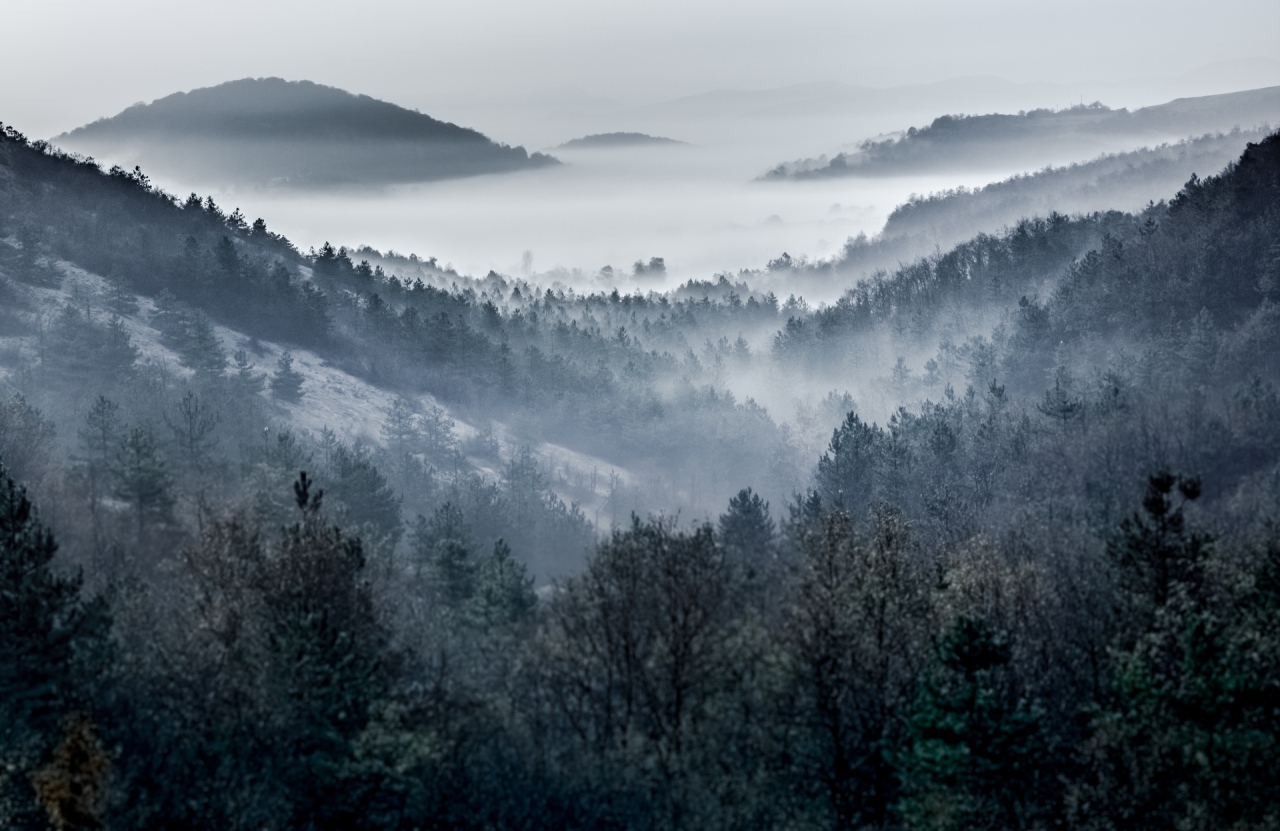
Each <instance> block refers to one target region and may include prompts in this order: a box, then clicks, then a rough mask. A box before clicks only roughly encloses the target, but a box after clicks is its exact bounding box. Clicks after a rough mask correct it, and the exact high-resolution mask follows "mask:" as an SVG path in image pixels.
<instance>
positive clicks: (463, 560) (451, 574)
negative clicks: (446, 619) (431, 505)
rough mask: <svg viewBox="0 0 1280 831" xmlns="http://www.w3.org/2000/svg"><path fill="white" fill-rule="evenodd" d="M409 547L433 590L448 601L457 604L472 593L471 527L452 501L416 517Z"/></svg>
mask: <svg viewBox="0 0 1280 831" xmlns="http://www.w3.org/2000/svg"><path fill="white" fill-rule="evenodd" d="M409 547H410V550H411V551H412V552H413V557H414V559H415V560H416V563H417V566H418V568H419V570H420V572H421V573H422V574H423V575H424V576H425V577H426V579H427V580H428V582H429V583H430V585H431V587H432V590H433V592H435V593H436V594H437V595H438V596H439V597H440V598H441V599H442V600H443V601H445V602H446V603H447V604H449V605H451V606H454V607H459V606H461V605H462V604H464V603H466V602H467V601H469V600H470V599H471V598H472V597H473V596H474V595H475V591H476V569H477V564H476V561H475V554H474V551H473V543H472V541H471V529H470V528H468V527H467V524H466V520H465V519H464V518H463V516H462V511H461V510H460V509H459V508H458V507H457V506H456V505H454V504H453V503H452V502H445V503H444V504H443V505H441V506H440V507H439V508H437V509H436V510H435V512H434V513H432V515H431V518H430V519H429V520H428V519H427V518H426V517H424V516H419V517H418V519H417V521H416V522H415V523H414V526H413V531H412V532H411V535H410V540H409Z"/></svg>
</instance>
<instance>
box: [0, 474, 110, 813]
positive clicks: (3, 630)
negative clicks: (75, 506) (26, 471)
mask: <svg viewBox="0 0 1280 831" xmlns="http://www.w3.org/2000/svg"><path fill="white" fill-rule="evenodd" d="M56 551H57V544H56V543H55V542H54V540H53V535H52V534H51V533H50V531H49V529H48V528H47V527H45V526H44V524H43V523H41V521H40V519H39V517H38V515H37V514H36V512H35V508H34V507H33V506H32V504H31V502H30V500H28V498H27V494H26V491H25V490H24V489H23V488H22V487H21V486H19V485H18V484H17V483H15V482H14V481H13V479H11V478H9V477H8V476H7V475H6V474H5V471H4V469H3V468H0V760H2V761H0V764H3V765H4V766H5V771H6V775H5V776H4V777H3V778H0V812H3V814H4V815H5V816H6V818H7V819H10V820H13V821H15V822H17V823H19V824H21V825H23V826H26V825H27V823H32V826H30V827H37V826H36V823H37V822H38V820H37V819H36V817H35V816H34V815H35V814H36V807H35V801H34V796H35V794H34V793H33V792H32V791H31V790H30V786H29V785H28V783H27V782H26V781H25V780H26V778H27V777H29V776H32V775H33V774H34V773H35V772H36V770H37V767H38V765H39V764H40V763H41V762H42V761H43V759H44V756H45V754H46V753H47V752H49V750H50V749H51V748H52V745H53V740H54V738H55V736H56V734H57V729H58V725H59V724H60V722H61V721H62V720H63V718H64V717H66V716H67V715H69V714H70V713H71V711H72V709H73V708H75V707H77V706H80V705H83V704H85V703H87V702H88V701H89V700H91V695H92V690H91V689H90V688H89V687H88V686H86V683H87V682H90V681H92V680H93V675H92V673H93V672H94V671H95V669H96V668H97V665H98V661H99V660H100V657H101V654H102V649H103V646H104V643H103V639H104V638H105V636H106V633H107V630H108V627H109V621H108V619H107V617H106V608H105V606H104V605H103V604H102V603H101V602H99V601H91V602H85V601H84V600H83V599H82V598H81V595H80V585H81V581H80V579H79V578H78V577H74V578H72V577H63V576H59V575H58V574H57V573H56V571H55V570H54V565H53V558H54V555H55V553H56Z"/></svg>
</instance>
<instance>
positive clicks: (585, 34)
mask: <svg viewBox="0 0 1280 831" xmlns="http://www.w3.org/2000/svg"><path fill="white" fill-rule="evenodd" d="M3 19H4V29H5V32H6V37H5V62H6V70H5V73H4V75H5V78H4V80H3V81H0V120H3V121H4V122H6V123H9V124H13V125H15V126H17V127H18V128H19V129H22V130H24V131H25V132H27V133H28V134H30V135H33V136H51V135H54V134H56V133H59V132H61V131H64V130H69V129H72V128H74V127H76V126H78V125H80V124H83V123H85V122H88V121H91V120H93V119H95V118H98V117H101V116H107V115H113V114H115V113H116V112H118V111H120V110H121V109H123V108H124V107H126V106H128V105H130V104H132V103H134V102H135V101H140V100H141V101H150V100H152V99H155V98H157V97H160V96H163V95H167V94H169V93H172V92H175V91H178V90H187V89H192V88H195V87H201V86H210V85H213V84H217V83H221V82H223V81H226V80H230V79H233V78H240V77H246V76H255V77H259V76H268V75H278V76H281V77H285V78H289V79H303V78H305V79H309V80H314V81H317V82H320V83H325V84H330V85H333V86H338V87H342V88H344V89H348V90H351V91H354V92H363V93H366V94H369V95H373V96H375V97H378V98H383V99H385V100H389V101H393V102H395V103H398V104H401V105H403V106H409V107H421V108H423V109H424V111H427V110H428V108H429V107H431V105H432V104H433V103H435V104H438V103H439V102H441V101H444V100H447V99H448V98H450V97H451V96H452V97H457V96H480V97H497V96H504V95H516V94H523V93H530V92H536V91H538V90H542V89H547V88H551V87H556V86H561V85H573V86H577V87H581V88H582V89H584V90H586V91H587V92H588V93H590V94H592V95H596V96H602V97H607V98H614V99H619V100H622V101H625V102H628V103H641V102H647V101H654V100H659V99H662V98H670V97H676V96H680V95H687V94H693V93H697V92H702V91H706V90H710V89H715V88H721V87H735V88H748V89H759V88H767V87H771V86H779V85H783V84H789V83H798V82H805V81H818V80H835V81H843V82H846V83H852V84H864V85H869V86H893V85H897V84H904V83H920V82H929V81H937V80H945V79H948V78H955V77H960V76H966V75H975V74H990V75H998V76H1001V77H1004V78H1006V79H1008V80H1012V81H1057V82H1071V83H1073V84H1078V85H1079V86H1080V87H1081V94H1082V95H1085V96H1086V97H1088V96H1089V95H1090V93H1091V91H1092V90H1091V89H1089V88H1087V87H1088V86H1089V84H1088V82H1089V81H1090V80H1091V79H1093V80H1096V79H1100V78H1113V79H1114V78H1121V77H1124V78H1135V77H1147V76H1161V77H1172V76H1177V75H1179V74H1181V73H1185V72H1188V71H1190V70H1193V69H1196V68H1198V67H1204V66H1205V65H1209V64H1214V63H1216V62H1221V61H1240V60H1241V59H1246V60H1247V59H1254V63H1253V64H1247V63H1246V64H1244V65H1241V64H1237V65H1236V66H1235V67H1234V68H1232V69H1231V70H1230V71H1231V72H1232V73H1234V74H1235V75H1236V76H1240V77H1241V80H1240V82H1238V83H1242V84H1243V85H1263V84H1267V83H1280V79H1277V78H1275V77H1274V76H1275V75H1276V74H1277V72H1276V69H1277V67H1280V64H1277V63H1276V62H1275V61H1274V59H1273V58H1272V57H1271V56H1272V53H1273V50H1274V45H1275V35H1276V34H1277V32H1280V3H1276V2H1275V0H1220V2H1216V3H1212V4H1208V3H1204V2H1186V0H1181V1H1180V2H1169V1H1168V0H1161V2H1151V1H1144V2H1117V0H1074V2H1071V3H1059V4H1047V3H1030V2H1025V0H1024V2H966V3H957V2H952V1H950V0H912V1H910V2H902V1H901V0H899V2H892V3H890V2H883V0H882V1H881V2H855V1H853V0H792V2H788V3H780V2H776V0H775V2H761V0H732V2H730V0H700V2H689V0H611V1H610V2H604V3H602V2H598V0H543V2H539V3H530V2H525V1H524V0H466V1H465V2H422V3H417V2H372V1H368V0H367V1H366V2H362V3H349V2H344V3H337V2H324V1H322V0H314V1H313V2H306V3H302V2H293V3H283V2H274V3H272V2H262V0H254V2H242V0H220V1H219V2H217V3H212V2H199V3H196V2H187V3H173V2H157V1H156V0H116V1H115V2H111V3H103V2H99V0H73V1H72V2H59V3H46V2H29V1H28V0H16V1H14V0H11V1H10V2H7V3H5V8H4V12H3ZM1251 82H1252V83H1251ZM1237 88H1238V87H1237ZM1064 103H1065V102H1064ZM1121 103H1123V102H1121ZM512 138H515V139H518V137H512Z"/></svg>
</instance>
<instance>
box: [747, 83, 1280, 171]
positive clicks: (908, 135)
mask: <svg viewBox="0 0 1280 831" xmlns="http://www.w3.org/2000/svg"><path fill="white" fill-rule="evenodd" d="M1276 120H1280V86H1277V87H1267V88H1264V89H1257V90H1247V91H1244V92H1235V93H1227V94H1223V95H1208V96H1201V97H1198V98H1179V99H1176V100H1174V101H1170V102H1168V103H1166V104H1159V105H1156V106H1151V107H1143V108H1142V109H1139V110H1134V111H1133V112H1130V111H1128V110H1125V109H1119V110H1113V109H1110V108H1109V107H1105V106H1103V105H1101V104H1098V103H1094V104H1090V105H1081V106H1076V107H1071V108H1069V109H1066V110H1048V109H1040V110H1032V111H1030V112H1020V113H1017V114H1003V113H992V114H989V115H943V116H939V117H938V118H935V119H934V120H933V122H932V123H930V124H929V125H928V126H926V127H923V128H915V127H912V128H910V129H909V130H907V131H906V132H905V133H902V134H899V135H898V136H896V137H891V138H888V139H885V140H882V141H874V140H869V141H864V142H862V143H861V144H860V145H859V146H858V149H857V150H856V151H853V152H842V153H838V154H837V155H835V156H834V157H833V158H830V159H828V158H826V157H820V158H817V159H801V160H797V161H794V162H786V163H783V164H780V165H778V166H776V167H774V168H773V169H772V170H770V171H769V172H768V173H766V174H764V176H762V177H761V178H763V179H819V178H831V177H841V176H881V175H890V176H893V175H901V174H903V173H919V172H926V171H929V172H934V171H939V170H947V169H959V168H966V167H968V168H982V167H1002V168H1003V167H1008V166H1009V165H1023V164H1026V165H1031V166H1032V167H1033V168H1038V167H1042V166H1044V165H1045V164H1050V163H1053V161H1054V159H1053V158H1052V155H1053V154H1063V153H1074V154H1077V155H1076V157H1077V158H1080V157H1089V156H1093V155H1096V154H1097V153H1100V152H1115V151H1114V149H1113V148H1112V147H1111V145H1112V144H1114V143H1115V142H1117V141H1122V140H1125V139H1129V140H1140V141H1152V140H1157V141H1167V140H1169V139H1171V138H1172V139H1177V138H1185V137H1187V136H1191V135H1199V134H1203V133H1209V132H1214V131H1225V130H1230V129H1232V128H1233V127H1237V126H1238V127H1243V128H1246V129H1250V128H1254V127H1257V126H1260V125H1263V124H1266V123H1270V122H1274V121H1276Z"/></svg>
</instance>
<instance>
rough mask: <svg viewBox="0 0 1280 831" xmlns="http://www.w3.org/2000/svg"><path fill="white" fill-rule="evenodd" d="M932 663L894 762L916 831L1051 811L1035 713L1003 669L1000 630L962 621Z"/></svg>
mask: <svg viewBox="0 0 1280 831" xmlns="http://www.w3.org/2000/svg"><path fill="white" fill-rule="evenodd" d="M937 653H938V654H937V664H938V665H937V666H936V667H935V668H934V669H933V670H932V671H931V672H930V673H929V674H927V675H926V677H925V680H924V681H923V682H922V683H921V685H920V691H919V693H918V695H917V697H916V701H915V703H914V705H913V707H912V709H911V715H910V730H911V735H910V739H909V742H908V744H907V747H906V749H905V751H904V752H903V753H902V755H901V756H900V757H899V762H898V764H899V768H900V771H901V776H902V783H903V791H904V797H903V799H902V801H901V802H900V803H899V805H898V810H899V812H900V813H901V814H902V816H903V819H904V820H905V821H906V822H907V824H908V825H909V826H910V827H912V828H922V829H1006V828H1033V827H1036V826H1037V825H1038V824H1040V823H1041V822H1043V821H1044V820H1046V819H1047V818H1048V817H1050V816H1052V814H1053V813H1054V811H1055V810H1056V808H1057V804H1056V803H1057V799H1056V798H1055V794H1054V790H1055V785H1056V783H1054V781H1053V768H1052V765H1051V758H1050V756H1049V746H1048V743H1047V741H1046V737H1045V736H1044V734H1043V728H1042V727H1041V724H1040V721H1041V716H1040V714H1039V713H1038V712H1037V711H1036V709H1035V708H1034V707H1032V706H1031V705H1029V704H1028V703H1027V702H1025V701H1023V700H1020V698H1019V697H1018V691H1017V690H1016V687H1014V686H1013V685H1012V684H1011V679H1010V678H1009V676H1008V673H1007V670H1006V669H1005V668H1006V666H1007V664H1008V663H1009V658H1010V647H1009V643H1008V641H1007V638H1006V636H1005V635H1004V634H1003V633H1000V632H997V631H995V630H993V629H991V628H990V627H989V626H987V625H986V624H984V623H983V622H981V621H978V620H974V619H972V618H968V617H961V618H959V619H958V620H956V622H955V623H954V624H953V625H952V626H951V628H950V629H949V630H947V631H946V632H945V633H944V634H943V636H942V637H941V638H940V639H939V641H938V644H937Z"/></svg>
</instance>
